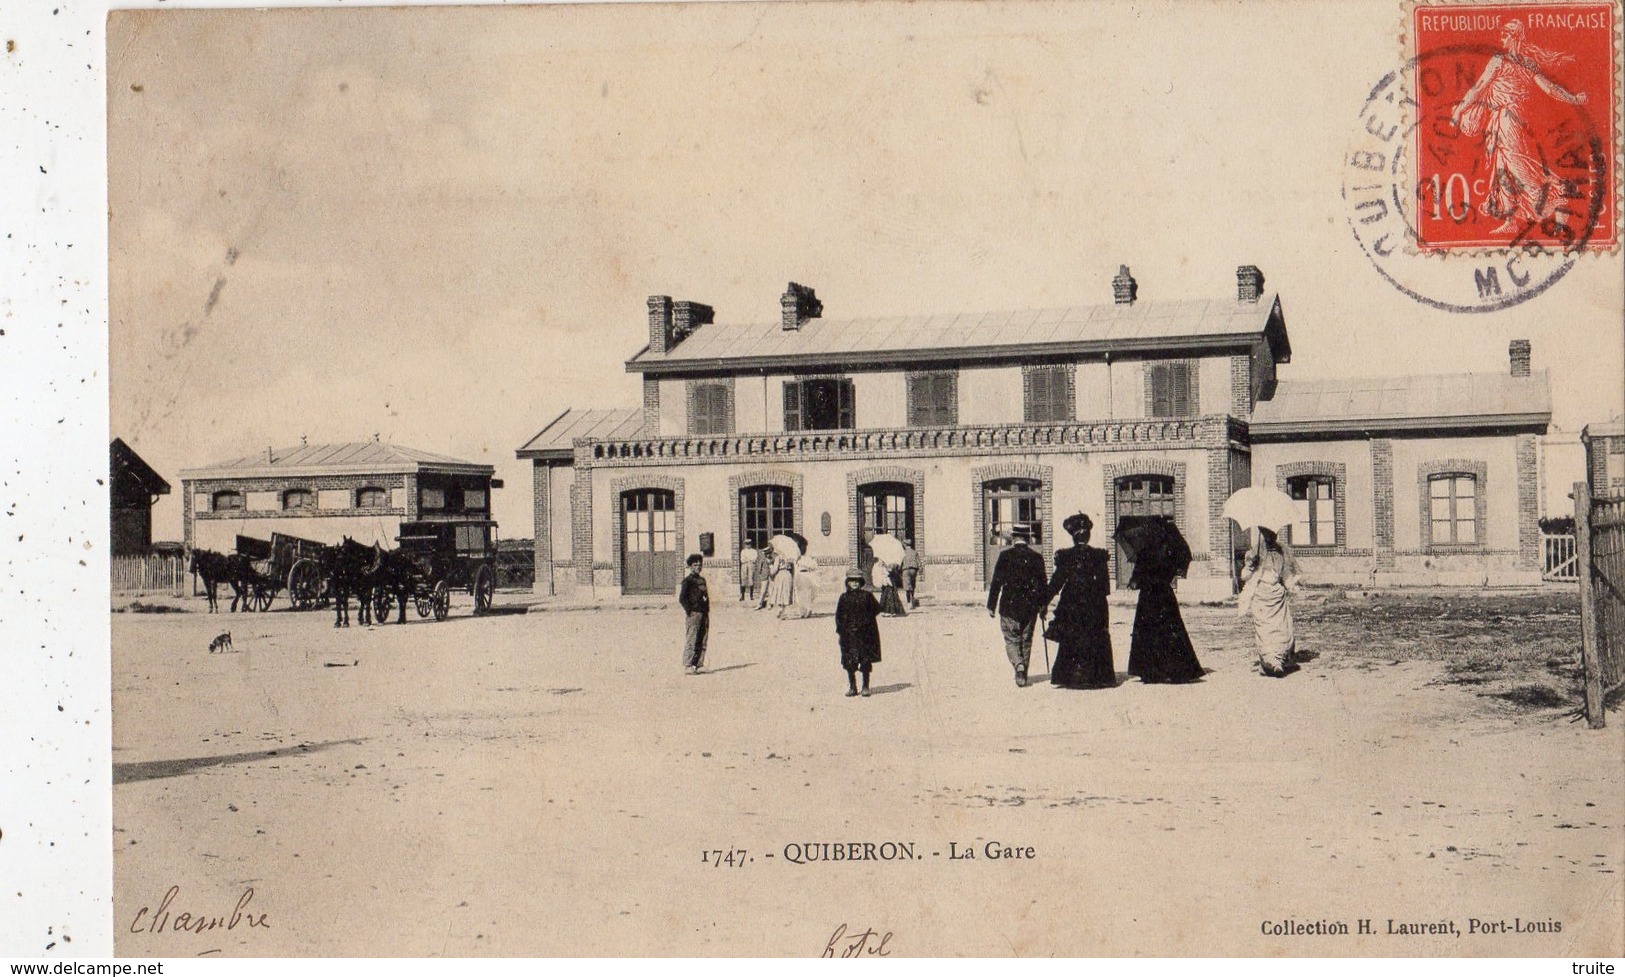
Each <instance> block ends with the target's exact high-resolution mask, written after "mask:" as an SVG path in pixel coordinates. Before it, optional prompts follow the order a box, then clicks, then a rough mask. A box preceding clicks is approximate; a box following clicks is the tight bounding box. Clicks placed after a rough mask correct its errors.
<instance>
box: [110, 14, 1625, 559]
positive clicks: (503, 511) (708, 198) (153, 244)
mask: <svg viewBox="0 0 1625 977" xmlns="http://www.w3.org/2000/svg"><path fill="white" fill-rule="evenodd" d="M1400 30H1401V19H1400V15H1399V8H1398V7H1397V6H1396V5H1394V4H1391V3H1386V2H1360V3H1347V2H1344V3H1338V2H1329V3H1309V2H1302V3H1277V4H1269V5H1266V4H1262V3H1253V4H1238V3H1208V2H1191V3H1178V4H1172V3H1169V4H1159V3H1137V4H1128V3H1103V4H1082V3H1075V4H1074V3H1053V4H1052V3H986V4H977V5H967V4H960V3H949V2H932V3H911V4H885V3H870V4H863V5H850V4H788V3H771V4H751V3H739V4H705V5H694V6H680V7H673V6H666V5H615V6H602V7H569V6H563V7H546V8H447V9H440V10H426V9H421V8H420V9H379V8H374V9H324V10H286V9H284V10H272V11H248V10H232V11H175V10H149V11H126V12H118V13H115V15H114V16H113V17H112V19H111V20H110V22H109V33H108V120H109V121H108V187H109V199H108V206H109V212H110V224H109V252H110V266H109V275H110V292H109V298H110V326H109V329H110V334H109V351H110V352H109V384H110V397H111V417H110V421H111V433H112V434H113V435H115V436H120V437H123V438H124V439H125V440H126V441H127V442H128V443H129V444H130V445H131V446H133V447H134V448H135V449H136V450H137V451H138V452H139V453H140V454H141V455H142V456H143V457H145V458H146V459H147V460H148V462H150V463H151V464H153V465H154V466H155V467H156V468H157V469H158V471H159V472H160V473H161V474H163V475H164V476H165V477H166V478H167V479H169V481H170V482H171V483H173V484H174V485H175V487H176V493H175V494H173V495H171V496H169V497H168V498H166V499H164V500H162V501H161V502H160V504H159V505H158V506H157V507H156V508H155V510H154V535H155V537H156V538H159V539H179V538H180V536H181V523H180V508H181V507H180V501H179V477H178V472H179V471H180V470H181V469H183V468H188V467H193V466H199V465H204V464H208V463H211V462H215V461H220V460H224V459H228V458H233V457H237V456H241V455H245V454H250V453H254V452H257V451H259V450H263V448H265V447H266V446H269V445H276V446H286V445H293V444H297V443H298V442H299V440H300V439H301V438H302V437H304V438H308V439H309V441H310V442H312V443H316V442H323V441H358V440H367V439H370V438H372V437H374V436H375V435H376V436H378V437H380V438H382V439H384V440H387V441H393V442H395V443H399V444H403V445H407V446H411V447H416V448H421V449H424V450H428V451H434V452H440V453H444V454H449V455H453V456H455V457H459V458H463V459H466V460H470V461H476V462H482V463H487V464H493V465H495V466H496V467H497V472H498V475H499V476H500V477H502V478H504V480H505V481H506V487H505V488H504V489H501V490H499V491H498V492H497V493H496V499H495V506H496V518H497V519H498V521H499V522H500V523H501V524H502V527H503V535H504V536H506V537H523V536H529V535H530V533H531V525H530V522H531V520H530V504H531V503H530V488H529V486H530V478H529V470H528V464H529V463H528V462H519V461H518V460H516V459H515V457H514V451H515V449H516V448H518V447H519V446H520V445H521V444H523V443H524V442H525V441H526V440H528V439H529V438H530V437H531V436H532V435H533V434H535V433H536V431H537V430H539V429H540V428H541V427H542V426H543V425H544V424H546V423H547V421H549V420H550V419H552V418H553V417H554V416H556V415H557V414H558V413H559V412H560V411H562V410H563V409H565V408H567V407H635V406H637V405H638V404H640V403H641V400H640V396H639V386H638V381H637V377H636V375H631V374H627V373H626V372H625V370H624V362H625V360H627V359H628V358H630V357H631V356H632V355H634V354H635V353H636V352H637V351H638V350H639V349H640V348H641V347H642V346H643V344H644V343H645V342H646V341H647V325H646V312H645V300H646V297H647V296H648V295H651V294H667V295H672V296H673V297H675V298H677V299H691V300H695V301H700V302H705V303H707V304H709V305H712V306H714V307H715V309H716V310H717V317H718V319H719V320H721V321H749V322H757V321H760V322H773V321H776V319H777V316H778V299H779V294H780V293H781V292H782V291H783V290H784V287H785V283H786V282H787V281H790V280H794V281H798V282H802V283H804V284H807V285H811V286H813V287H814V288H816V289H817V292H818V295H819V298H820V299H821V300H822V301H823V303H824V314H825V315H826V316H828V317H835V318H845V317H860V316H874V315H884V314H920V313H939V312H956V311H986V310H995V309H1018V308H1044V307H1061V306H1067V305H1076V304H1088V303H1096V302H1106V301H1110V296H1111V287H1110V281H1111V278H1112V276H1113V275H1114V274H1115V273H1116V271H1117V268H1118V266H1119V265H1124V264H1126V265H1129V266H1130V267H1131V268H1132V270H1133V274H1134V276H1135V277H1136V279H1137V280H1138V283H1139V296H1140V298H1141V299H1142V300H1152V299H1161V298H1203V297H1214V296H1229V295H1233V294H1234V288H1235V269H1236V266H1237V265H1238V264H1254V265H1257V266H1258V267H1260V268H1261V269H1262V270H1263V272H1264V274H1265V276H1266V279H1267V284H1266V287H1267V289H1269V290H1275V291H1278V292H1279V293H1280V295H1281V301H1282V304H1283V309H1284V312H1285V317H1286V321H1287V327H1288V331H1289V333H1290V336H1291V341H1292V350H1293V356H1292V363H1291V365H1290V366H1287V367H1284V368H1283V370H1282V374H1281V375H1282V377H1283V378H1287V379H1291V378H1308V377H1322V376H1335V375H1389V374H1399V373H1443V372H1457V371H1468V370H1474V371H1480V370H1482V371H1494V372H1501V371H1504V370H1506V368H1507V343H1508V341H1509V340H1510V339H1512V338H1528V339H1530V340H1531V341H1532V342H1533V345H1534V353H1533V360H1534V366H1535V368H1536V369H1537V370H1540V369H1548V370H1550V371H1551V372H1552V375H1553V378H1554V383H1553V388H1554V391H1553V397H1554V415H1555V416H1554V424H1555V425H1556V427H1558V428H1561V429H1563V430H1567V431H1575V430H1578V428H1579V426H1580V425H1581V424H1584V423H1587V422H1590V421H1597V420H1605V419H1607V418H1609V417H1612V416H1615V415H1617V414H1619V413H1620V411H1621V407H1622V401H1625V393H1622V392H1621V391H1622V386H1625V382H1622V377H1625V368H1622V362H1625V350H1622V346H1621V329H1622V326H1621V309H1622V308H1625V296H1622V294H1621V289H1622V285H1621V264H1620V261H1619V257H1618V255H1601V256H1586V257H1584V258H1582V259H1581V260H1580V261H1579V262H1578V263H1577V265H1576V267H1575V268H1574V269H1573V270H1572V271H1571V272H1570V273H1569V274H1568V275H1567V276H1565V277H1564V279H1563V280H1562V281H1561V282H1559V283H1558V284H1557V285H1556V286H1555V287H1553V288H1552V289H1550V290H1548V291H1547V292H1546V293H1544V294H1542V295H1541V296H1539V297H1537V298H1535V299H1533V300H1531V301H1529V302H1525V303H1523V304H1521V305H1518V306H1515V307H1513V308H1510V309H1507V310H1503V311H1500V312H1495V313H1491V314H1480V315H1467V314H1457V313H1450V312H1443V311H1439V310H1437V309H1434V308H1430V307H1428V306H1425V305H1423V304H1420V303H1418V302H1416V301H1414V300H1412V299H1410V298H1408V297H1406V296H1404V295H1402V294H1400V293H1399V292H1398V291H1397V290H1395V289H1394V288H1392V287H1391V286H1390V285H1389V284H1387V283H1386V282H1384V281H1383V280H1382V279H1381V278H1380V277H1379V276H1378V274H1377V273H1376V271H1375V270H1374V269H1373V267H1372V266H1371V264H1370V263H1369V262H1368V261H1367V259H1366V257H1365V256H1364V254H1363V253H1362V252H1361V250H1360V248H1359V246H1358V245H1357V244H1356V243H1355V240H1354V237H1353V234H1352V233H1351V231H1350V227H1349V204H1348V203H1347V202H1346V201H1345V200H1344V198H1343V178H1344V161H1345V154H1346V153H1347V152H1348V151H1349V148H1350V146H1352V145H1354V144H1355V143H1356V142H1357V140H1358V138H1359V131H1360V126H1361V118H1360V112H1361V107H1362V104H1363V102H1364V100H1365V98H1366V95H1367V93H1368V92H1369V91H1370V90H1371V88H1372V86H1373V85H1374V84H1375V83H1376V82H1377V81H1378V79H1380V78H1381V77H1382V76H1383V75H1384V74H1385V73H1387V72H1390V71H1393V70H1394V69H1395V68H1397V67H1398V66H1399V65H1400V63H1401V61H1402V60H1403V58H1402V55H1401V50H1400V40H1399V37H1400ZM1462 260H1463V259H1461V258H1452V259H1441V258H1437V257H1434V258H1420V257H1417V258H1415V259H1413V264H1414V267H1415V268H1416V270H1417V274H1418V275H1419V276H1420V277H1421V278H1422V279H1423V280H1427V279H1428V278H1429V276H1435V277H1437V276H1439V275H1442V274H1447V273H1448V274H1456V275H1457V276H1458V277H1459V274H1460V269H1461V267H1462V266H1461V261H1462ZM1451 262H1455V264H1451Z"/></svg>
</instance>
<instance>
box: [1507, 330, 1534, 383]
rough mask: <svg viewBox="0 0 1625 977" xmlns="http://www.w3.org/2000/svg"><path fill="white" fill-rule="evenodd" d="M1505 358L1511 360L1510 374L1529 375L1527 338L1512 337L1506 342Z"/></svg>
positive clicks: (1517, 375) (1516, 375)
mask: <svg viewBox="0 0 1625 977" xmlns="http://www.w3.org/2000/svg"><path fill="white" fill-rule="evenodd" d="M1507 358H1508V359H1509V360H1511V361H1512V375H1513V376H1515V377H1526V376H1528V375H1529V340H1527V339H1514V340H1513V341H1512V342H1511V343H1508V344H1507Z"/></svg>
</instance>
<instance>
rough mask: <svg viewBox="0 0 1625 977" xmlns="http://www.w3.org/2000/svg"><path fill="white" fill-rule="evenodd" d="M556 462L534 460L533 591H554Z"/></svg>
mask: <svg viewBox="0 0 1625 977" xmlns="http://www.w3.org/2000/svg"><path fill="white" fill-rule="evenodd" d="M552 492H553V466H552V465H550V464H548V463H547V462H545V461H542V460H541V459H539V458H538V459H536V460H535V461H533V462H531V470H530V505H531V510H530V517H531V564H532V566H533V568H534V570H535V575H534V577H533V578H532V580H531V584H530V589H531V592H532V593H537V592H541V593H544V594H549V595H551V594H552V593H553V499H552Z"/></svg>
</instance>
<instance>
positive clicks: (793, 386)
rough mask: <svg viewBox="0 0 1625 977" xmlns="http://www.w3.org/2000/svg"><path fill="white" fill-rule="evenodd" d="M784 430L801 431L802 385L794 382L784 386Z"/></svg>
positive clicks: (786, 383)
mask: <svg viewBox="0 0 1625 977" xmlns="http://www.w3.org/2000/svg"><path fill="white" fill-rule="evenodd" d="M784 429H785V430H786V431H799V430H801V384H800V383H798V382H796V381H793V380H787V381H785V384H784Z"/></svg>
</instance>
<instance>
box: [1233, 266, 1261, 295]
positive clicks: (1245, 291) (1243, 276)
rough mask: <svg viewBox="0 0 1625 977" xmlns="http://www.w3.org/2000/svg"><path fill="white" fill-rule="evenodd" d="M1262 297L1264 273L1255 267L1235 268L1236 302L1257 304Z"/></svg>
mask: <svg viewBox="0 0 1625 977" xmlns="http://www.w3.org/2000/svg"><path fill="white" fill-rule="evenodd" d="M1263 295H1264V273H1263V272H1261V271H1259V270H1258V266H1257V265H1241V266H1239V267H1237V268H1236V301H1238V302H1257V301H1258V300H1259V299H1260V298H1261V297H1263Z"/></svg>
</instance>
